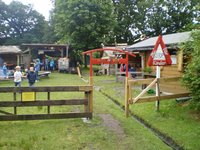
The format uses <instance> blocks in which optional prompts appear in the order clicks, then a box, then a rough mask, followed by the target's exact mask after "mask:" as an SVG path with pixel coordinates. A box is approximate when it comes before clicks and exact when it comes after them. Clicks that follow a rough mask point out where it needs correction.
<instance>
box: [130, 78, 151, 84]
mask: <svg viewBox="0 0 200 150" xmlns="http://www.w3.org/2000/svg"><path fill="white" fill-rule="evenodd" d="M154 80H155V78H150V79H136V80H129V81H128V83H129V85H132V84H134V85H136V84H150V83H151V82H153V81H154Z"/></svg>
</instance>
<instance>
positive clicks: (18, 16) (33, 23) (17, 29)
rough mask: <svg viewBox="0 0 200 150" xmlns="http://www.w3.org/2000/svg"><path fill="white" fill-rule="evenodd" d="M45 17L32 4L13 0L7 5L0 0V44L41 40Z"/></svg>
mask: <svg viewBox="0 0 200 150" xmlns="http://www.w3.org/2000/svg"><path fill="white" fill-rule="evenodd" d="M45 24H47V23H46V22H45V20H44V17H43V16H42V15H41V14H39V13H38V12H37V11H35V10H33V9H32V7H31V6H30V5H23V4H22V3H20V2H18V1H12V2H11V3H10V4H9V5H6V4H5V3H4V2H2V1H1V0H0V38H1V41H0V44H9V45H13V44H21V43H30V42H33V43H36V42H41V41H42V37H43V35H44V27H45Z"/></svg>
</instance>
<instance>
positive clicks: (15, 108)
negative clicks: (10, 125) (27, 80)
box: [13, 91, 17, 115]
mask: <svg viewBox="0 0 200 150" xmlns="http://www.w3.org/2000/svg"><path fill="white" fill-rule="evenodd" d="M13 100H14V101H16V100H17V97H16V91H14V93H13ZM14 114H15V115H16V114H17V107H14Z"/></svg>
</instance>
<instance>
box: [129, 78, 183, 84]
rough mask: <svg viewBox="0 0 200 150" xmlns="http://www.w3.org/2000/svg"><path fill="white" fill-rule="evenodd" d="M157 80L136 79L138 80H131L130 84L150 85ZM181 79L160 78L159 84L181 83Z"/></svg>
mask: <svg viewBox="0 0 200 150" xmlns="http://www.w3.org/2000/svg"><path fill="white" fill-rule="evenodd" d="M154 79H155V78H149V79H136V80H129V81H128V82H129V84H130V85H132V84H150V83H151V82H152V81H153V80H154ZM180 79H181V77H165V78H160V79H159V82H160V84H163V83H167V82H176V81H179V80H180Z"/></svg>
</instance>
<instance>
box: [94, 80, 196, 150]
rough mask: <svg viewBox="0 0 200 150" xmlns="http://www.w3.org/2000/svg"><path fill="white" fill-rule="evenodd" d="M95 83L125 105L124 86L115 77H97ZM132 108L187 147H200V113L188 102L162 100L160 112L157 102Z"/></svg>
mask: <svg viewBox="0 0 200 150" xmlns="http://www.w3.org/2000/svg"><path fill="white" fill-rule="evenodd" d="M106 80H107V82H106ZM112 80H113V82H112ZM102 82H103V84H102ZM95 85H97V86H101V87H102V90H103V91H104V92H105V93H107V94H109V95H110V96H112V97H113V98H115V99H116V100H117V101H119V102H120V103H121V104H123V105H124V87H123V85H122V84H120V83H115V82H114V77H112V76H104V81H102V77H95ZM138 93H139V91H138V90H136V91H134V94H135V96H136V94H138ZM130 109H131V111H132V112H134V114H136V115H138V116H140V117H141V118H143V119H144V120H145V121H147V122H148V123H149V124H151V125H152V126H153V127H154V128H157V129H159V130H160V131H161V132H163V133H165V134H166V135H168V136H170V137H172V138H173V139H174V140H175V141H176V142H177V143H178V144H179V145H181V146H183V147H184V148H185V149H191V150H198V149H199V148H200V113H198V112H195V111H192V110H191V109H189V106H188V103H182V104H178V103H177V102H176V101H175V100H168V101H161V104H160V111H159V112H157V111H155V102H149V103H140V104H134V105H130Z"/></svg>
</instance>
